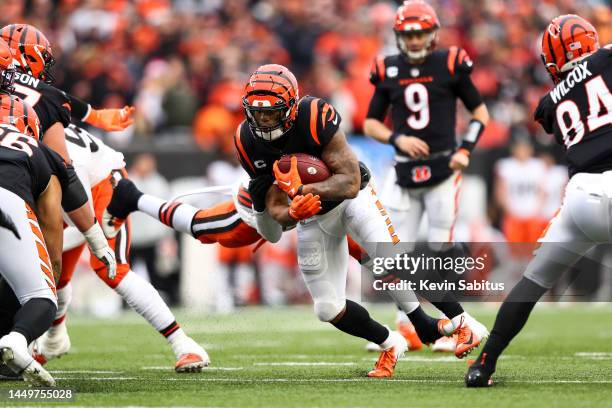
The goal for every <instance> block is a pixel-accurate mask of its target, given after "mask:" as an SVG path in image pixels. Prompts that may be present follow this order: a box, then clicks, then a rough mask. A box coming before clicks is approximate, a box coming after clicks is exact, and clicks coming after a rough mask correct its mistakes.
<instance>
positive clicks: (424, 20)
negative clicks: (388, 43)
mask: <svg viewBox="0 0 612 408" xmlns="http://www.w3.org/2000/svg"><path fill="white" fill-rule="evenodd" d="M439 28H440V21H439V20H438V15H437V14H436V11H435V10H434V9H433V7H431V6H430V5H429V4H427V3H426V2H424V1H422V0H408V1H405V2H404V4H402V5H401V6H400V7H399V8H398V9H397V12H396V13H395V23H394V24H393V31H394V32H395V38H396V40H397V47H398V48H399V50H400V52H401V53H402V54H404V56H406V57H407V58H408V59H409V60H412V61H415V60H422V59H423V58H425V57H426V56H427V55H428V54H429V53H430V52H432V51H433V50H434V48H435V47H436V44H437V41H438V29H439ZM421 33H424V34H426V35H427V39H426V42H425V45H424V46H423V48H420V49H416V50H415V49H410V47H409V46H408V45H407V44H406V42H405V40H404V39H403V38H402V37H403V36H408V35H411V34H421Z"/></svg>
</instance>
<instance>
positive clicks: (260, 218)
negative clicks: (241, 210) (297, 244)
mask: <svg viewBox="0 0 612 408" xmlns="http://www.w3.org/2000/svg"><path fill="white" fill-rule="evenodd" d="M253 214H254V215H255V222H256V224H257V232H258V233H259V235H261V236H262V237H263V238H264V239H265V240H266V241H268V242H271V243H273V244H274V243H276V242H278V241H279V240H280V238H281V235H282V234H283V227H282V225H280V224H279V223H278V222H276V221H275V220H274V219H273V218H272V217H271V216H270V214H268V211H264V212H257V211H254V212H253Z"/></svg>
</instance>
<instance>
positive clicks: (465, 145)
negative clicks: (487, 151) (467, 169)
mask: <svg viewBox="0 0 612 408" xmlns="http://www.w3.org/2000/svg"><path fill="white" fill-rule="evenodd" d="M484 129H485V125H484V123H482V122H481V121H479V120H478V119H472V120H470V123H469V125H468V128H467V131H466V132H465V134H464V135H463V138H462V140H461V145H460V147H461V148H462V149H466V150H468V151H470V152H471V151H472V150H473V149H474V147H476V143H478V140H479V139H480V136H482V133H483V132H484Z"/></svg>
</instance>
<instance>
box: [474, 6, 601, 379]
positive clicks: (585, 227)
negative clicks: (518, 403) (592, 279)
mask: <svg viewBox="0 0 612 408" xmlns="http://www.w3.org/2000/svg"><path fill="white" fill-rule="evenodd" d="M542 61H543V63H544V65H545V67H546V70H547V71H548V73H549V74H550V76H551V78H552V80H553V82H554V84H555V87H554V88H553V89H552V90H551V91H550V92H549V93H548V94H546V95H545V96H544V97H542V99H540V103H539V104H538V107H537V108H536V111H535V120H536V121H537V122H539V123H540V125H542V127H543V128H544V130H545V131H546V132H548V133H552V134H554V136H555V139H556V140H557V142H558V143H559V144H562V145H564V146H565V148H566V157H567V162H568V164H569V174H570V181H569V183H568V184H567V187H566V189H565V197H564V199H563V204H562V206H561V208H560V210H559V212H558V213H557V215H556V216H555V217H554V218H553V219H552V220H551V221H550V223H549V224H548V227H547V229H546V232H545V234H544V236H543V237H542V238H541V239H540V240H539V242H541V245H540V247H539V248H538V249H537V250H536V251H535V252H534V254H535V256H534V258H533V259H532V260H531V262H530V263H529V265H527V269H526V271H525V274H524V275H523V278H522V279H521V281H519V283H518V284H517V285H516V286H515V287H514V288H513V289H512V291H511V292H510V293H509V294H508V297H507V298H506V300H505V301H504V303H503V304H502V306H501V308H500V309H499V312H498V314H497V318H496V319H495V325H494V326H493V329H492V330H491V336H490V337H489V340H488V341H487V343H486V344H485V346H484V348H483V349H482V352H481V353H480V356H479V357H478V359H477V360H476V362H475V363H474V364H473V365H472V366H471V367H470V368H469V370H468V372H467V374H466V376H465V381H466V385H467V386H468V387H486V386H490V385H492V384H493V381H492V380H491V375H492V374H493V373H494V372H495V369H496V365H497V360H498V358H499V356H500V354H501V353H502V352H503V351H504V349H505V348H506V347H507V346H508V344H509V343H510V341H512V339H513V338H514V337H515V336H516V335H517V334H518V333H519V332H520V331H521V329H522V328H523V326H524V325H525V323H526V322H527V319H528V318H529V314H530V313H531V310H532V309H533V307H534V306H535V304H536V303H537V301H538V300H539V299H540V298H541V297H542V295H544V293H545V292H546V291H547V290H548V289H550V288H552V287H553V286H554V285H555V284H556V283H557V282H558V280H559V279H560V278H561V276H562V275H563V273H564V272H565V271H566V270H567V269H568V268H569V267H571V266H572V265H573V264H574V263H575V262H576V261H578V260H579V259H580V258H581V257H582V256H583V255H584V254H586V253H587V251H589V250H591V249H592V248H593V247H594V246H596V245H597V244H600V243H604V242H608V243H609V242H611V241H612V235H611V234H610V231H611V225H610V216H611V212H610V211H611V210H610V197H611V196H612V190H611V189H610V186H611V185H612V144H611V143H610V137H612V94H611V93H610V89H612V46H610V45H607V46H605V47H603V48H600V46H599V37H598V35H597V31H596V30H595V28H594V27H593V26H592V25H591V23H589V22H588V21H586V20H585V19H584V18H582V17H579V16H577V15H572V14H569V15H562V16H559V17H556V18H555V19H553V20H552V22H551V23H550V24H549V25H548V27H547V28H546V30H545V31H544V35H543V36H542Z"/></svg>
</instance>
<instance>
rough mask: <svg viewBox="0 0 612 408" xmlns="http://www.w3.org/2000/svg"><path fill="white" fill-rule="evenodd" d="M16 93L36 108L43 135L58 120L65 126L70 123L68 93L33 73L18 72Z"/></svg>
mask: <svg viewBox="0 0 612 408" xmlns="http://www.w3.org/2000/svg"><path fill="white" fill-rule="evenodd" d="M15 95H17V96H18V97H19V98H21V99H22V100H24V101H25V102H26V103H28V105H30V106H31V107H33V108H34V110H35V111H36V114H37V115H38V119H39V120H40V126H41V128H42V129H41V130H42V133H41V137H42V135H43V134H44V133H45V132H46V131H47V129H49V128H50V127H51V126H52V125H53V124H55V123H56V122H60V123H61V124H62V125H63V126H64V127H67V126H68V125H69V124H70V110H71V103H70V100H69V99H68V96H67V94H66V93H65V92H64V91H61V90H59V89H57V88H55V87H53V86H51V85H49V84H47V83H45V82H44V81H42V80H40V79H36V78H34V77H33V76H31V75H28V74H24V73H21V72H19V73H17V75H16V78H15Z"/></svg>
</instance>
